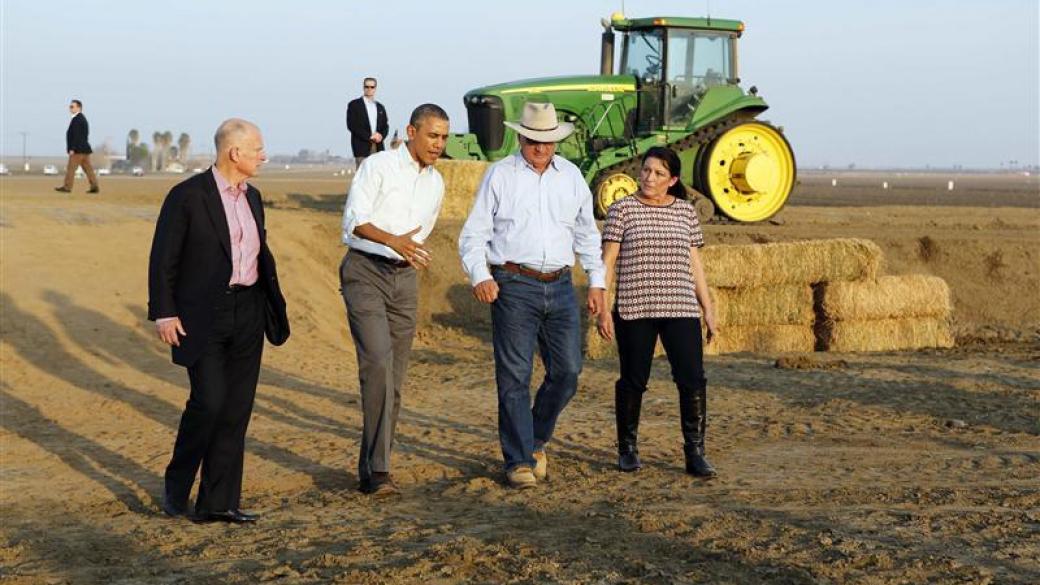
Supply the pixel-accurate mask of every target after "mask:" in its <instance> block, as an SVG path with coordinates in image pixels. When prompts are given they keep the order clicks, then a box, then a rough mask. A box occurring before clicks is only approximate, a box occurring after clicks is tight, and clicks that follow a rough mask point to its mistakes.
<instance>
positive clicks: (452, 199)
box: [435, 159, 488, 219]
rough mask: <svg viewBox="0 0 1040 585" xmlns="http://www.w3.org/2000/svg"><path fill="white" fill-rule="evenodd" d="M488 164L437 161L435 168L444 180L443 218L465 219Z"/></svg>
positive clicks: (441, 214)
mask: <svg viewBox="0 0 1040 585" xmlns="http://www.w3.org/2000/svg"><path fill="white" fill-rule="evenodd" d="M487 167H488V163H486V162H484V161H477V160H448V159H442V160H439V161H437V164H436V165H435V168H436V169H437V171H438V172H439V173H440V174H441V177H443V178H444V203H443V204H442V205H441V213H440V217H441V218H446V219H447V218H452V219H465V218H466V216H467V215H468V214H469V209H470V207H472V206H473V198H474V196H475V195H476V194H477V189H478V188H480V181H481V179H483V178H484V172H485V171H486V170H487Z"/></svg>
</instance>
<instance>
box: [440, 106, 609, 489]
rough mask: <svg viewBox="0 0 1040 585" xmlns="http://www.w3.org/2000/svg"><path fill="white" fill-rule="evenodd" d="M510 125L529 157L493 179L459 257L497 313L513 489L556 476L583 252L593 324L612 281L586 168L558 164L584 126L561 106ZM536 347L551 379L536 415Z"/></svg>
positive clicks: (569, 392) (537, 109) (501, 413)
mask: <svg viewBox="0 0 1040 585" xmlns="http://www.w3.org/2000/svg"><path fill="white" fill-rule="evenodd" d="M506 125H507V126H508V127H509V128H512V129H513V130H514V131H516V133H517V134H518V135H519V140H520V152H518V153H517V154H515V155H513V156H510V157H506V158H504V159H502V160H500V161H498V162H496V163H494V164H492V165H491V166H490V167H489V168H488V170H487V172H485V173H484V178H483V180H482V182H481V185H480V189H479V190H478V191H477V196H476V200H475V202H474V203H473V209H472V210H471V211H470V213H469V217H468V218H467V219H466V223H465V225H464V226H463V228H462V233H461V234H460V235H459V254H460V255H461V257H462V266H463V269H464V270H465V271H466V274H467V276H468V277H469V281H470V284H471V285H472V287H473V296H475V297H476V298H477V300H479V301H480V302H482V303H487V304H490V305H491V323H492V330H491V333H492V343H493V344H494V351H495V382H496V385H497V387H498V437H499V442H500V444H501V447H502V456H503V458H504V459H505V472H506V480H507V481H508V482H509V484H510V485H511V486H513V487H516V488H520V489H524V488H531V487H535V486H536V485H537V483H538V481H539V480H543V479H545V478H546V477H547V475H548V457H547V456H546V453H545V446H546V444H547V443H548V442H549V440H550V439H551V438H552V434H553V430H554V429H555V427H556V420H557V418H558V417H559V416H560V413H561V412H562V411H563V409H564V407H565V406H567V403H568V402H569V401H570V399H571V398H572V397H573V396H574V393H575V392H576V391H577V389H578V375H579V374H580V373H581V366H582V362H581V319H580V314H579V310H578V302H577V299H576V295H575V293H574V285H573V284H572V282H571V266H572V265H573V264H574V255H575V253H577V254H578V256H579V257H580V259H581V264H582V266H583V267H584V268H585V270H586V271H587V272H588V274H589V293H588V303H587V304H588V309H589V312H590V313H591V314H592V315H598V314H599V313H600V311H602V310H603V309H604V295H603V292H604V274H603V262H602V260H601V258H600V237H599V231H597V229H596V222H595V220H594V219H593V217H592V193H591V192H590V191H589V186H588V185H587V184H586V183H585V179H584V177H583V176H582V174H581V171H580V170H578V167H576V166H575V165H574V164H572V163H571V162H570V161H568V160H566V159H564V158H562V157H560V156H557V155H556V143H557V142H560V141H561V140H563V139H565V138H567V136H569V135H570V134H571V133H572V132H573V131H574V125H573V124H570V123H566V122H560V121H559V120H558V118H557V116H556V109H555V107H554V106H553V105H552V104H551V103H527V104H525V106H524V110H523V116H522V119H521V121H520V122H519V123H516V122H506ZM489 265H490V268H489ZM536 347H537V348H538V349H539V350H540V353H541V357H542V363H543V364H545V379H544V380H543V381H542V384H541V386H540V387H539V388H538V393H537V394H536V395H535V400H534V406H533V407H532V406H531V390H530V383H531V371H532V368H533V366H534V352H535V348H536Z"/></svg>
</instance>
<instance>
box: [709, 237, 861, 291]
mask: <svg viewBox="0 0 1040 585" xmlns="http://www.w3.org/2000/svg"><path fill="white" fill-rule="evenodd" d="M701 253H702V255H703V257H704V266H705V272H706V274H707V278H708V283H709V284H711V286H715V287H719V288H746V287H756V286H772V285H778V284H815V283H818V282H837V281H846V280H864V279H874V278H876V277H877V273H878V270H879V269H880V266H881V259H882V255H881V248H879V247H878V245H877V244H875V243H874V242H871V241H870V240H861V239H834V240H809V241H804V242H776V243H769V244H749V245H722V246H710V247H707V248H704V249H703V250H702V252H701Z"/></svg>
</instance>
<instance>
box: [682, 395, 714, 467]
mask: <svg viewBox="0 0 1040 585" xmlns="http://www.w3.org/2000/svg"><path fill="white" fill-rule="evenodd" d="M707 402H708V400H707V390H706V389H705V388H700V389H696V390H693V389H683V390H680V391H679V417H680V421H681V424H682V435H683V442H684V444H683V454H685V455H686V473H689V474H690V475H693V476H696V477H715V476H716V475H717V474H716V472H715V468H714V467H712V466H711V463H708V460H707V459H705V458H704V433H705V427H706V426H707V422H708V408H707Z"/></svg>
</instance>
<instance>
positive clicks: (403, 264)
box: [350, 248, 411, 268]
mask: <svg viewBox="0 0 1040 585" xmlns="http://www.w3.org/2000/svg"><path fill="white" fill-rule="evenodd" d="M350 251H351V252H354V253H355V254H361V255H362V256H364V257H365V258H368V259H369V260H371V261H373V262H379V263H381V264H389V265H390V266H393V267H394V268H407V267H409V266H411V264H409V263H408V262H406V261H404V260H394V259H393V258H387V257H386V256H380V255H379V254H370V253H368V252H362V251H361V250H358V249H357V248H352V249H351V250H350Z"/></svg>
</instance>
